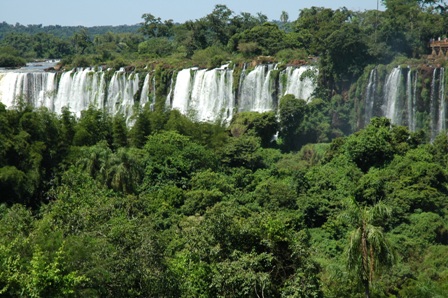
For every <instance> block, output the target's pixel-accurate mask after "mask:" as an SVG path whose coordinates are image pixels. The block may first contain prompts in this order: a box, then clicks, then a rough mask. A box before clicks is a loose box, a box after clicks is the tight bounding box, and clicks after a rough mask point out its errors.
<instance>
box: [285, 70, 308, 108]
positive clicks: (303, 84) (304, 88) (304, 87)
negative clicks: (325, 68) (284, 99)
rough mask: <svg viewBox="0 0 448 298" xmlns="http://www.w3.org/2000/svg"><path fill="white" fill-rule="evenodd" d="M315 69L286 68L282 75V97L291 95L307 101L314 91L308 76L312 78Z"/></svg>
mask: <svg viewBox="0 0 448 298" xmlns="http://www.w3.org/2000/svg"><path fill="white" fill-rule="evenodd" d="M315 71H316V69H315V68H313V67H311V66H301V67H299V68H295V67H291V66H288V67H287V68H286V70H285V71H284V72H283V73H282V75H286V86H282V87H283V88H282V89H284V90H285V91H284V92H283V91H282V94H283V95H286V94H292V95H294V97H296V98H299V99H304V100H306V101H309V100H310V99H311V96H312V94H313V92H314V89H315V84H314V82H313V80H312V78H311V77H310V76H314V75H315V73H314V72H315Z"/></svg>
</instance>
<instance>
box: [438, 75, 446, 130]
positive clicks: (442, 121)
mask: <svg viewBox="0 0 448 298" xmlns="http://www.w3.org/2000/svg"><path fill="white" fill-rule="evenodd" d="M438 111H439V119H438V122H437V132H438V133H440V132H441V131H443V130H445V129H446V102H445V68H443V67H442V68H440V76H439V108H438Z"/></svg>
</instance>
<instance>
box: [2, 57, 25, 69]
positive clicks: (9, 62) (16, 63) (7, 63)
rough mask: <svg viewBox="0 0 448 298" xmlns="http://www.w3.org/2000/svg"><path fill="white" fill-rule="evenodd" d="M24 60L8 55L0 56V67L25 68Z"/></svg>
mask: <svg viewBox="0 0 448 298" xmlns="http://www.w3.org/2000/svg"><path fill="white" fill-rule="evenodd" d="M25 65H26V61H25V59H23V58H21V57H17V56H13V55H10V54H0V67H21V66H25Z"/></svg>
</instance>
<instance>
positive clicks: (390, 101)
mask: <svg viewBox="0 0 448 298" xmlns="http://www.w3.org/2000/svg"><path fill="white" fill-rule="evenodd" d="M400 82H401V69H400V68H399V67H397V68H394V69H393V70H392V72H391V73H390V74H389V75H388V76H387V78H386V83H385V85H384V104H383V110H384V115H385V116H386V117H387V118H389V119H390V120H391V122H392V123H394V124H399V125H400V124H401V117H400V115H401V111H400V107H399V105H400V103H399V100H400V98H399V96H400Z"/></svg>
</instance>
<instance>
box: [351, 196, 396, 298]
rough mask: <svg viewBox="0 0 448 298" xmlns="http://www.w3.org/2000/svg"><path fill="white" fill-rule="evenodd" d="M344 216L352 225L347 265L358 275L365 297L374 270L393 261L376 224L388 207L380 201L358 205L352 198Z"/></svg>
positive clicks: (368, 291) (381, 219)
mask: <svg viewBox="0 0 448 298" xmlns="http://www.w3.org/2000/svg"><path fill="white" fill-rule="evenodd" d="M347 205H348V206H347V207H348V208H347V210H346V212H345V213H344V218H345V219H347V220H348V223H349V224H350V225H351V226H352V227H353V228H354V229H353V230H352V231H351V233H350V242H349V246H348V249H347V267H348V269H349V270H351V271H353V272H354V273H355V274H356V276H357V277H358V278H359V281H360V282H361V284H362V286H363V287H364V293H365V297H366V298H369V297H370V285H371V284H372V282H373V278H374V275H375V272H376V270H377V269H381V268H388V267H390V266H392V264H393V263H394V261H395V256H394V252H393V250H392V248H391V246H390V244H389V242H388V241H387V239H386V237H385V235H384V233H383V230H382V227H381V226H380V224H381V223H382V222H384V220H385V219H386V218H387V217H389V216H390V214H391V210H390V208H389V207H387V206H386V205H385V204H383V203H382V202H378V203H376V204H375V205H374V206H359V204H358V203H357V202H356V201H355V200H354V199H352V200H350V201H349V202H348V204H347Z"/></svg>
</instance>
